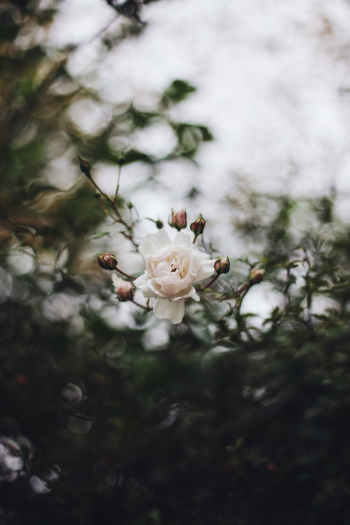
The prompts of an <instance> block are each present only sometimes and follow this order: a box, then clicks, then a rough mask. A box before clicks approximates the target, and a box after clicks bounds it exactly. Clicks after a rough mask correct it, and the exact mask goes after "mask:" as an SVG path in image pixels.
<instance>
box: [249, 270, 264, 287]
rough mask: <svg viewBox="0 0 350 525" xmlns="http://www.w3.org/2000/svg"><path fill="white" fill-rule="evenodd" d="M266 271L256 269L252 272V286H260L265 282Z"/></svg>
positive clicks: (250, 276) (250, 280)
mask: <svg viewBox="0 0 350 525" xmlns="http://www.w3.org/2000/svg"><path fill="white" fill-rule="evenodd" d="M264 273H265V270H261V269H260V268H254V270H252V271H251V272H250V275H249V282H250V284H259V283H261V281H262V280H263V277H264Z"/></svg>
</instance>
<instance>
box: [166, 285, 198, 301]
mask: <svg viewBox="0 0 350 525" xmlns="http://www.w3.org/2000/svg"><path fill="white" fill-rule="evenodd" d="M195 295H197V294H196V289H195V288H194V287H193V286H189V287H188V288H186V289H185V290H181V291H180V292H179V293H178V294H176V295H172V296H171V297H169V301H170V302H174V301H179V300H180V299H186V298H187V297H191V298H192V297H194V296H195ZM197 297H198V295H197ZM196 300H197V299H196Z"/></svg>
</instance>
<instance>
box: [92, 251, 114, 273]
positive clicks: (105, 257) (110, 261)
mask: <svg viewBox="0 0 350 525" xmlns="http://www.w3.org/2000/svg"><path fill="white" fill-rule="evenodd" d="M97 260H98V264H99V265H100V266H101V268H103V269H104V270H115V269H116V267H117V264H118V261H117V259H116V258H115V255H113V254H112V253H99V254H98V255H97Z"/></svg>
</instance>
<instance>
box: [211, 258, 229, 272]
mask: <svg viewBox="0 0 350 525" xmlns="http://www.w3.org/2000/svg"><path fill="white" fill-rule="evenodd" d="M214 269H215V271H216V273H218V274H221V273H228V272H229V271H230V259H229V258H228V257H226V259H224V257H217V258H216V261H215V264H214Z"/></svg>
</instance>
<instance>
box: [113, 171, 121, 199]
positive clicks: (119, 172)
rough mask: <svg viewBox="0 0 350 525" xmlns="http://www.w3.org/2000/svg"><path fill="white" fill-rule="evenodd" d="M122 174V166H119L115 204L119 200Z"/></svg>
mask: <svg viewBox="0 0 350 525" xmlns="http://www.w3.org/2000/svg"><path fill="white" fill-rule="evenodd" d="M121 173H122V165H121V164H119V170H118V182H117V189H116V190H115V196H114V201H113V202H115V201H116V200H117V198H118V195H119V185H120V175H121Z"/></svg>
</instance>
